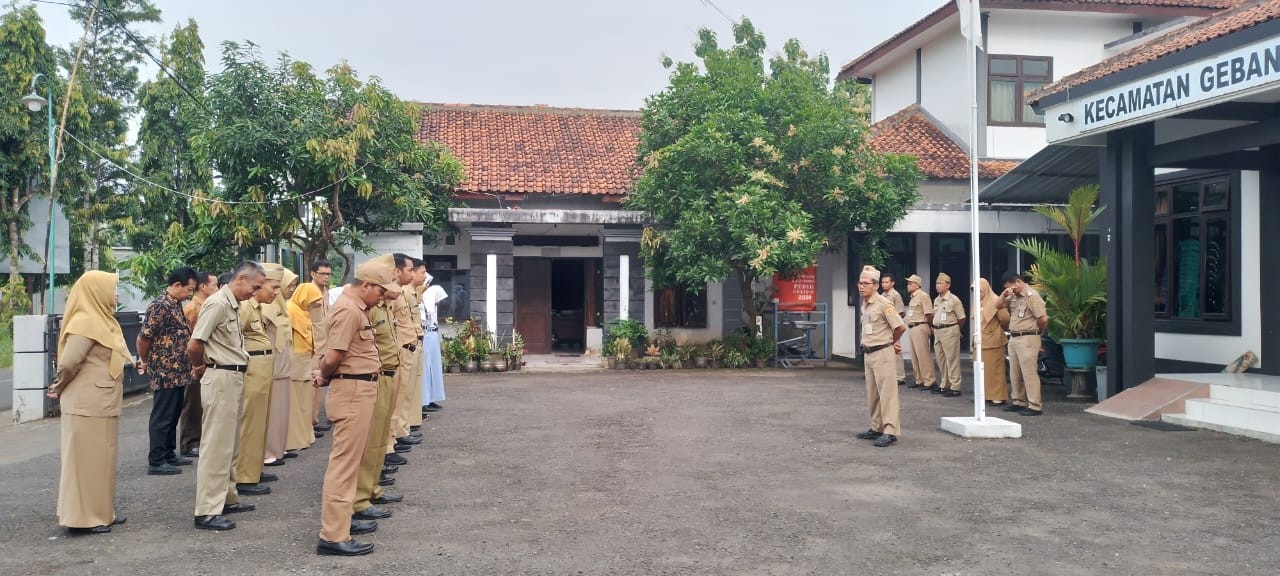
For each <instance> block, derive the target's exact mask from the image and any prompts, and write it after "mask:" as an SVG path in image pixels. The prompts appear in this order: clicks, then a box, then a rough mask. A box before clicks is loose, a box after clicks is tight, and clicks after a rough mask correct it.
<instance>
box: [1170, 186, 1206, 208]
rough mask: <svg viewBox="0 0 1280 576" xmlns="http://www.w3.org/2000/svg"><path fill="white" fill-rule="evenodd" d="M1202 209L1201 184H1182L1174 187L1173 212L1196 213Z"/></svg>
mask: <svg viewBox="0 0 1280 576" xmlns="http://www.w3.org/2000/svg"><path fill="white" fill-rule="evenodd" d="M1199 209H1200V183H1199V182H1196V183H1192V184H1182V185H1180V186H1174V187H1173V211H1174V212H1175V213H1177V214H1183V213H1186V212H1195V211H1196V210H1199Z"/></svg>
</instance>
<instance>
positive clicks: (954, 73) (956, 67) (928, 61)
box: [920, 26, 969, 146]
mask: <svg viewBox="0 0 1280 576" xmlns="http://www.w3.org/2000/svg"><path fill="white" fill-rule="evenodd" d="M965 42H966V41H965V39H964V37H963V36H961V35H960V28H959V26H957V27H956V28H955V32H954V33H950V34H946V35H944V36H942V37H941V38H938V39H936V40H934V41H933V42H930V43H928V44H926V45H925V46H924V50H923V51H922V59H923V66H922V70H923V74H922V78H921V95H920V99H921V102H920V104H921V106H924V109H925V110H928V111H929V113H930V114H932V115H933V116H934V117H935V118H937V119H938V121H939V122H941V123H942V125H943V126H944V127H946V129H947V130H950V131H951V133H952V134H953V135H955V136H956V137H958V138H959V139H960V141H961V142H964V145H965V146H968V145H969V99H968V98H966V97H965V96H964V95H965V91H966V90H968V86H969V82H968V80H966V76H965V66H967V61H966V59H965V54H964V52H965Z"/></svg>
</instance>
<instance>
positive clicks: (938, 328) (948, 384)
mask: <svg viewBox="0 0 1280 576" xmlns="http://www.w3.org/2000/svg"><path fill="white" fill-rule="evenodd" d="M934 288H937V289H938V297H937V298H934V299H933V352H934V354H936V355H937V356H938V369H939V371H940V372H941V373H940V374H939V375H938V387H937V388H934V389H933V393H934V394H945V395H946V396H947V397H950V398H955V397H957V396H959V395H960V334H961V332H962V330H963V329H964V321H965V315H964V304H961V303H960V299H959V298H957V297H956V295H955V294H952V293H951V276H948V275H947V274H946V273H942V274H938V281H937V282H935V283H934Z"/></svg>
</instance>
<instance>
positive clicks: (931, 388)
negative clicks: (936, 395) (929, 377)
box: [920, 386, 938, 392]
mask: <svg viewBox="0 0 1280 576" xmlns="http://www.w3.org/2000/svg"><path fill="white" fill-rule="evenodd" d="M937 389H938V387H937V386H921V387H920V391H921V392H933V391H934V390H937Z"/></svg>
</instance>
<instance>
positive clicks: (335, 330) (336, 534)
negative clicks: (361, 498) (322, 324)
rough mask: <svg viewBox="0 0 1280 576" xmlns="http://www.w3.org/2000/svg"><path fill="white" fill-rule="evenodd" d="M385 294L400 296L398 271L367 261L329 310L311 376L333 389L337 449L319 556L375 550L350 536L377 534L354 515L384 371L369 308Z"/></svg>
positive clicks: (329, 472)
mask: <svg viewBox="0 0 1280 576" xmlns="http://www.w3.org/2000/svg"><path fill="white" fill-rule="evenodd" d="M387 292H392V293H400V292H402V290H401V288H400V285H399V284H397V283H396V282H395V269H394V268H393V267H391V266H387V265H386V264H385V263H383V262H381V261H376V260H374V261H369V262H366V263H364V264H363V265H361V266H360V267H359V268H357V269H356V273H355V277H354V278H353V279H352V280H351V282H349V283H348V284H347V286H346V287H345V288H343V290H342V294H341V295H340V296H339V297H338V299H337V301H336V302H335V303H334V304H333V307H332V308H331V309H330V311H329V318H328V320H329V326H328V329H329V331H328V334H327V335H326V338H325V349H324V352H323V355H322V357H321V358H320V363H319V366H318V367H317V368H316V371H315V373H314V374H313V378H314V379H315V385H316V386H317V387H324V386H328V387H329V394H328V398H327V399H326V400H325V413H327V414H328V415H329V420H330V421H331V422H333V448H332V449H331V451H330V452H329V465H328V467H327V468H326V469H325V472H324V488H323V489H322V490H321V492H322V499H321V505H320V535H319V536H320V538H319V541H318V542H317V543H316V553H317V554H321V555H336V556H358V555H361V554H368V553H369V552H372V551H373V544H370V543H361V542H357V541H355V540H353V539H352V538H351V535H352V534H367V533H369V532H373V531H374V530H377V529H378V523H377V522H375V521H372V520H354V521H353V520H352V518H351V515H352V513H353V508H352V507H353V505H354V504H355V496H356V481H357V477H358V475H359V471H360V463H361V462H362V461H363V459H364V452H365V448H366V447H367V446H368V442H369V434H370V433H371V430H372V428H373V412H374V406H375V405H376V403H377V400H378V377H379V376H380V375H381V371H382V361H381V359H380V358H379V356H378V349H377V347H376V345H375V344H374V335H373V324H371V323H370V322H369V316H368V313H367V310H368V309H369V307H370V306H373V305H375V304H377V303H378V301H379V300H381V299H382V298H383V296H384V295H385V294H386V293H387Z"/></svg>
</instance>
